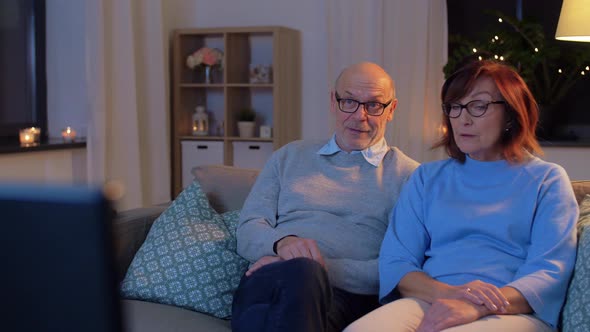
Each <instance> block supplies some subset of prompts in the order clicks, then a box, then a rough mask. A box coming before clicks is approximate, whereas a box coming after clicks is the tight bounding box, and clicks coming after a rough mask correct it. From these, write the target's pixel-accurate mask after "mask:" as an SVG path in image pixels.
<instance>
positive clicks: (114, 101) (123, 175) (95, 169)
mask: <svg viewBox="0 0 590 332" xmlns="http://www.w3.org/2000/svg"><path fill="white" fill-rule="evenodd" d="M86 4H87V6H86V22H87V23H86V24H87V25H86V37H87V38H86V64H87V71H86V78H87V84H88V91H89V93H88V107H89V126H88V142H87V151H88V179H89V182H90V183H92V184H105V183H114V184H116V187H119V188H122V189H123V190H122V192H123V196H122V197H121V198H120V199H119V200H118V201H117V205H116V208H117V209H119V210H125V209H132V208H137V207H142V206H148V205H152V204H157V203H162V202H166V201H169V200H170V163H169V160H170V159H169V158H170V150H169V131H168V127H169V125H168V123H169V120H168V114H169V111H168V89H167V87H168V84H167V80H168V74H167V71H166V64H167V51H166V50H167V37H166V36H164V33H163V31H164V30H163V23H162V22H163V18H162V15H163V14H162V3H161V0H86Z"/></svg>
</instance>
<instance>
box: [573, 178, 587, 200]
mask: <svg viewBox="0 0 590 332" xmlns="http://www.w3.org/2000/svg"><path fill="white" fill-rule="evenodd" d="M572 187H573V188H574V193H575V194H576V200H578V204H581V203H582V200H583V199H584V196H586V195H590V180H585V181H572Z"/></svg>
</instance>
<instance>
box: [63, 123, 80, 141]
mask: <svg viewBox="0 0 590 332" xmlns="http://www.w3.org/2000/svg"><path fill="white" fill-rule="evenodd" d="M61 137H62V138H63V140H64V142H66V143H72V142H74V141H75V140H76V131H75V130H74V129H72V127H69V126H68V127H66V128H65V129H64V130H62V131H61Z"/></svg>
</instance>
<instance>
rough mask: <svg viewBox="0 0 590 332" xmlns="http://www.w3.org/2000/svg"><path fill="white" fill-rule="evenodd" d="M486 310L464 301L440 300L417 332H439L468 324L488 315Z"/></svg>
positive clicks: (423, 320)
mask: <svg viewBox="0 0 590 332" xmlns="http://www.w3.org/2000/svg"><path fill="white" fill-rule="evenodd" d="M488 314H489V313H488V312H487V310H486V308H485V307H484V306H481V305H477V304H475V303H472V302H470V301H468V300H463V299H439V300H436V301H435V302H433V303H432V305H431V306H430V308H429V309H428V310H427V311H426V313H425V314H424V319H422V322H421V323H420V325H419V326H418V329H417V330H416V332H437V331H441V330H444V329H446V328H449V327H453V326H457V325H462V324H467V323H471V322H474V321H476V320H478V319H479V318H481V317H484V316H486V315H488Z"/></svg>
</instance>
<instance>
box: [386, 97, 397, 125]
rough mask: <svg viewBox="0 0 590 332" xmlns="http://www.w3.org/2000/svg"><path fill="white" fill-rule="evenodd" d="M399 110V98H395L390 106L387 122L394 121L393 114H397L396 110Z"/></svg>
mask: <svg viewBox="0 0 590 332" xmlns="http://www.w3.org/2000/svg"><path fill="white" fill-rule="evenodd" d="M396 108H397V98H393V100H392V101H391V104H389V111H388V113H387V121H391V120H393V113H395V109H396Z"/></svg>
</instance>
